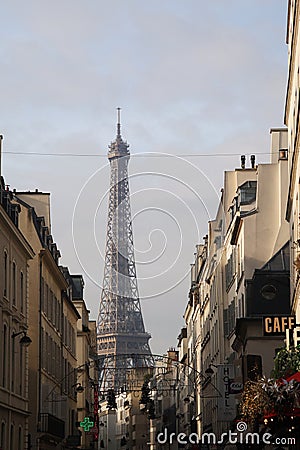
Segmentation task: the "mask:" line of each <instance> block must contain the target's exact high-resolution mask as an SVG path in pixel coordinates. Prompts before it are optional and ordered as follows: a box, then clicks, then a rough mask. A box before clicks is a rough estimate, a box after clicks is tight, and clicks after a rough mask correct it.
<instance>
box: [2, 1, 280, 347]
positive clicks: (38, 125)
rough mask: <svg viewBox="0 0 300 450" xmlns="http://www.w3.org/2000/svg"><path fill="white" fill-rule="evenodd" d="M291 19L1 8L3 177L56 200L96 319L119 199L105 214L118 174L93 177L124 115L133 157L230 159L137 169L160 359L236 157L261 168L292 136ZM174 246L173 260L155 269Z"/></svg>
mask: <svg viewBox="0 0 300 450" xmlns="http://www.w3.org/2000/svg"><path fill="white" fill-rule="evenodd" d="M286 10H287V1H286V0H276V1H275V2H274V0H243V1H240V0H227V1H225V0H219V1H214V2H208V1H204V0H180V1H179V0H168V1H161V0H160V1H149V2H146V1H142V0H139V1H137V0H135V1H133V0H126V1H125V0H115V1H110V2H107V1H103V0H97V1H91V0H89V1H83V0H80V1H79V0H77V1H74V0H68V1H61V0H60V1H58V0H55V1H51V2H49V1H37V0H35V1H32V0H27V1H26V2H23V1H14V0H12V1H10V2H4V4H2V5H1V27H0V42H1V46H0V70H1V110H0V118H1V121H0V123H1V126H0V132H1V133H2V134H3V135H4V154H3V156H2V166H3V175H4V176H5V180H6V182H7V183H8V184H10V185H11V187H12V188H17V189H20V190H23V189H26V190H27V189H35V188H39V189H40V190H43V191H49V192H51V194H52V198H51V201H52V224H53V234H54V238H55V240H56V241H57V243H58V246H59V248H60V249H61V252H62V255H63V257H62V263H63V264H65V265H68V266H69V268H70V271H71V272H73V273H80V272H82V271H83V269H84V270H85V272H86V274H84V277H85V280H86V301H87V303H88V306H89V308H90V310H91V313H92V316H93V318H96V317H97V311H98V303H99V297H100V288H99V287H97V286H95V284H94V283H93V282H91V281H90V279H89V277H90V278H92V279H94V280H95V282H97V283H98V284H100V285H101V282H102V275H103V260H102V258H101V255H100V254H99V251H98V248H97V245H98V246H99V250H102V253H103V250H104V238H105V231H106V230H105V226H106V200H107V199H104V202H103V203H102V205H101V207H100V208H99V210H97V208H98V203H99V201H100V199H101V197H102V196H103V194H104V193H105V191H106V190H107V188H108V183H109V178H108V176H109V173H108V168H107V167H106V168H104V169H103V170H102V171H101V172H100V174H96V175H95V176H93V174H94V173H95V171H96V170H97V169H99V168H101V167H102V166H103V165H105V164H106V163H107V160H106V157H105V155H106V152H107V145H108V144H109V142H110V141H111V140H112V139H113V138H114V135H115V121H116V114H115V108H116V107H117V106H121V107H122V108H123V111H122V123H123V135H124V137H125V138H126V139H127V140H128V141H129V143H130V144H131V146H130V150H131V152H132V153H139V154H140V153H145V152H164V153H169V154H180V155H184V154H194V153H197V154H199V153H202V154H208V155H214V154H222V155H223V156H218V157H213V156H211V157H196V158H195V157H194V158H186V159H187V161H190V162H192V163H193V164H195V166H196V167H192V166H191V165H190V164H189V163H188V162H187V161H183V160H177V159H175V158H169V159H166V158H150V157H148V158H146V157H145V158H137V157H136V158H132V160H131V163H130V172H131V175H134V176H133V178H132V179H131V190H132V193H133V196H132V209H133V212H134V214H135V213H137V212H138V211H140V210H142V209H145V208H146V211H145V212H144V215H143V214H142V213H141V214H138V215H137V216H136V219H135V220H134V232H135V240H136V246H137V259H138V260H139V261H141V262H142V263H143V264H138V265H137V270H138V274H139V276H140V277H141V278H143V279H141V280H140V281H139V287H140V291H141V297H142V300H141V302H142V307H143V312H144V319H145V322H146V325H147V329H148V331H149V332H151V333H152V335H153V339H152V347H153V350H154V351H155V352H156V353H159V352H163V351H165V350H166V349H167V348H168V347H169V346H174V345H176V337H177V335H178V333H179V330H180V327H181V326H182V314H183V312H184V309H185V305H186V301H187V291H188V287H189V283H188V278H186V279H184V281H182V282H181V283H179V285H177V286H176V287H173V286H175V285H176V284H177V283H176V282H177V281H178V280H181V278H184V276H185V275H186V274H187V273H188V270H189V263H190V262H192V260H193V252H194V248H195V245H196V244H197V243H199V241H201V239H202V236H203V235H204V234H205V233H206V228H207V225H206V224H207V220H209V218H212V217H213V215H214V213H215V211H216V207H217V202H218V193H219V191H220V188H221V186H222V182H223V171H224V170H231V169H234V168H235V167H236V166H238V165H239V156H231V157H229V156H226V154H228V153H230V154H236V155H239V154H243V153H247V154H248V153H249V154H250V153H254V154H256V155H257V160H258V162H264V161H267V160H268V156H267V155H266V153H267V152H268V151H269V128H270V127H273V126H281V125H282V124H283V123H282V121H283V110H284V102H285V86H286V78H287V75H286V74H287V48H286V44H285V34H286ZM5 152H25V153H29V152H39V153H42V154H43V153H59V154H62V153H74V154H83V155H87V154H89V155H90V154H99V155H103V156H102V157H101V156H100V157H99V158H97V157H59V156H52V157H51V156H30V155H28V154H27V155H18V156H17V155H13V154H11V153H5ZM197 168H198V169H201V170H202V173H200V172H199V171H198V170H197ZM145 172H153V173H152V175H149V174H146V173H145ZM156 172H159V174H160V175H158V174H157V175H155V173H156ZM91 176H92V179H91V181H90V182H89V183H87V185H86V186H85V188H84V190H83V194H82V195H81V196H80V197H79V201H78V208H77V210H76V211H75V215H74V220H75V226H74V229H75V244H76V243H77V244H78V248H77V250H78V255H79V258H80V260H81V262H82V264H83V268H82V267H81V266H80V264H79V262H78V260H77V258H76V254H75V251H74V246H73V241H72V216H73V210H74V205H75V202H76V199H77V198H78V195H79V193H80V190H81V189H82V187H83V186H84V184H85V183H86V182H87V180H88V179H89V177H91ZM172 177H174V178H175V179H177V182H176V181H174V179H173V178H172ZM206 177H207V178H208V179H207V178H206ZM184 184H185V185H184ZM214 188H215V190H214ZM141 190H142V191H143V192H137V191H141ZM195 192H196V194H197V195H198V197H197V195H196V194H195ZM176 196H177V197H176ZM200 197H201V199H202V201H203V203H204V204H205V206H206V209H205V208H204V207H203V203H202V202H201V199H200ZM155 207H156V208H157V211H154V210H153V208H155ZM147 208H148V209H147ZM153 211H154V212H153ZM162 211H164V214H163V213H162ZM94 223H95V225H94ZM154 229H155V230H157V229H162V230H163V232H162V231H155V232H153V233H152V234H151V237H150V241H151V243H149V239H148V236H149V234H150V233H151V230H154ZM94 233H95V235H96V239H95V238H94ZM181 240H182V248H181V247H180V245H179V243H180V242H181ZM151 244H152V247H151ZM165 244H166V251H165V252H164V254H163V256H162V257H161V258H159V259H158V260H157V261H156V263H155V264H154V263H150V262H149V261H150V259H151V258H152V257H153V256H154V255H155V254H156V255H158V254H159V253H160V250H161V249H162V248H164V245H165ZM156 246H157V248H156ZM178 255H179V257H178V258H177V256H178ZM147 258H149V259H147ZM147 261H148V264H147ZM171 266H172V269H169V273H167V275H166V276H165V278H164V280H162V279H159V277H158V274H159V273H160V272H162V271H163V270H165V269H168V267H169V268H170V267H171ZM157 277H158V278H157ZM145 278H150V280H149V279H148V280H145ZM153 286H155V292H154V291H153ZM172 287H173V289H171V288H172ZM159 293H161V295H157V294H159ZM152 294H153V295H155V296H154V298H153V299H147V300H143V298H144V297H147V296H149V295H152ZM166 321H167V323H168V326H166Z"/></svg>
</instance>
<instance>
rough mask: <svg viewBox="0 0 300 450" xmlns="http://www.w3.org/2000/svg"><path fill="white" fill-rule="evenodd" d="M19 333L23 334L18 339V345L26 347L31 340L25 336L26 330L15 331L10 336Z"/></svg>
mask: <svg viewBox="0 0 300 450" xmlns="http://www.w3.org/2000/svg"><path fill="white" fill-rule="evenodd" d="M21 334H24V336H22V337H21V339H20V345H22V346H23V347H28V346H29V345H30V344H31V342H32V340H31V339H30V337H29V336H27V332H26V331H18V332H17V333H13V334H12V335H11V337H12V338H13V339H14V338H15V337H17V336H20V335H21Z"/></svg>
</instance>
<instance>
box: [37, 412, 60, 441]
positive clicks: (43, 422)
mask: <svg viewBox="0 0 300 450" xmlns="http://www.w3.org/2000/svg"><path fill="white" fill-rule="evenodd" d="M38 431H40V432H42V433H48V434H52V436H56V437H59V438H61V439H63V438H64V437H65V422H64V421H63V420H61V419H59V418H58V417H55V416H52V414H48V413H42V414H41V415H40V426H39V430H38Z"/></svg>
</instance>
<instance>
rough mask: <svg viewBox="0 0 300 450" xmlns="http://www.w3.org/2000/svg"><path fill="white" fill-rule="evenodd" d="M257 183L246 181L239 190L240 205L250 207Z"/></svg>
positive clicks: (254, 196) (254, 197) (253, 199)
mask: <svg viewBox="0 0 300 450" xmlns="http://www.w3.org/2000/svg"><path fill="white" fill-rule="evenodd" d="M256 189H257V181H246V183H244V184H242V186H240V188H239V197H240V205H250V204H251V203H253V202H254V201H255V199H256Z"/></svg>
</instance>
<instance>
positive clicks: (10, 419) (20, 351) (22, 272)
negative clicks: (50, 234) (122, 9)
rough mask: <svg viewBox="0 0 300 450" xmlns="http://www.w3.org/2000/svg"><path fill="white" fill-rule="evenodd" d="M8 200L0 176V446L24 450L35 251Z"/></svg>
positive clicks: (26, 439)
mask: <svg viewBox="0 0 300 450" xmlns="http://www.w3.org/2000/svg"><path fill="white" fill-rule="evenodd" d="M1 138H2V137H1ZM1 138H0V139H1ZM0 151H1V148H0ZM0 159H1V154H0ZM11 200H12V192H10V191H9V190H8V189H6V188H5V185H4V180H3V178H1V180H0V258H1V263H0V349H1V350H0V449H1V450H24V449H25V448H26V449H27V448H28V443H29V436H28V433H29V432H28V418H29V417H30V416H29V415H30V410H29V406H28V382H29V378H28V348H27V347H25V346H24V345H22V340H21V339H22V337H24V332H27V331H28V262H29V260H30V259H31V258H33V257H34V252H33V250H32V248H31V246H30V245H29V244H28V242H27V241H26V239H25V238H24V236H23V235H22V234H21V232H20V230H19V227H18V219H19V217H18V216H19V208H18V206H17V205H14V204H13V203H12V201H11ZM28 336H29V332H28Z"/></svg>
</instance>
